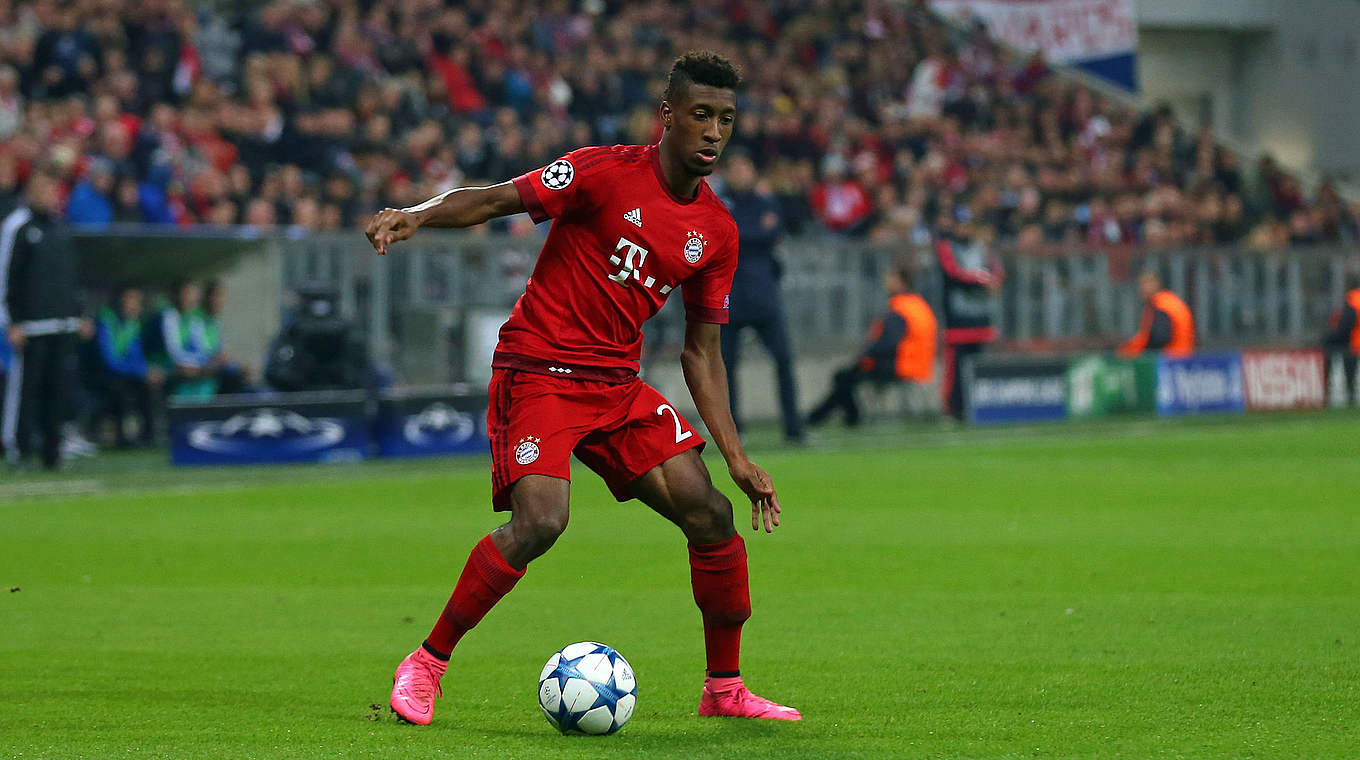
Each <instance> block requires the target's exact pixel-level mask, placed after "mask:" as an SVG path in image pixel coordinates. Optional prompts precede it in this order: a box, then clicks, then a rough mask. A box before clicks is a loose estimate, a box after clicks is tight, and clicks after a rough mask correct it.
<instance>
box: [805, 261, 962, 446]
mask: <svg viewBox="0 0 1360 760" xmlns="http://www.w3.org/2000/svg"><path fill="white" fill-rule="evenodd" d="M911 282H912V280H911V268H910V266H909V265H908V264H906V263H905V262H899V263H898V265H897V266H896V267H895V268H893V269H892V270H890V271H889V272H888V273H887V275H885V276H884V278H883V287H884V290H886V291H887V292H888V310H887V311H886V312H885V313H884V314H883V316H881V317H879V318H878V319H876V320H874V323H873V325H872V326H871V327H870V328H869V339H868V344H867V345H866V346H865V348H864V350H863V351H862V352H861V353H860V355H859V358H858V359H856V360H855V362H854V363H853V364H851V365H850V366H848V367H845V368H844V369H842V370H840V371H839V372H837V373H836V374H835V375H834V376H833V377H832V379H831V391H830V393H828V394H827V396H826V398H825V399H823V400H822V402H821V403H820V404H818V405H817V407H816V408H814V409H813V410H812V413H811V414H809V415H808V425H820V424H822V423H823V422H825V421H826V420H827V418H828V417H830V416H831V414H832V413H833V412H835V411H837V410H840V411H842V412H843V413H844V414H845V424H846V425H849V426H851V427H854V426H855V425H858V424H859V422H860V411H859V404H857V403H856V402H855V389H856V388H857V387H858V386H859V385H860V384H861V383H863V382H865V381H871V382H874V383H877V384H879V385H882V384H886V383H890V382H896V381H899V380H900V381H905V382H909V383H918V384H921V385H925V384H928V383H930V382H931V381H932V380H934V379H935V354H936V348H937V346H938V343H939V336H938V333H939V327H938V323H937V321H936V319H935V313H934V312H933V311H932V310H931V308H930V304H928V303H926V300H925V299H924V298H922V297H921V296H919V295H917V294H916V293H915V292H914V291H913V290H912V287H911Z"/></svg>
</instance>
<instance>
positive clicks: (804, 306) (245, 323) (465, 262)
mask: <svg viewBox="0 0 1360 760" xmlns="http://www.w3.org/2000/svg"><path fill="white" fill-rule="evenodd" d="M76 240H77V244H78V245H79V247H80V249H81V252H82V268H83V270H84V271H85V272H86V277H85V281H86V283H87V284H88V285H90V286H91V287H92V288H94V289H96V290H99V289H100V288H101V287H106V286H107V283H110V282H134V283H138V284H142V285H145V286H148V287H152V288H153V289H159V288H163V287H165V286H167V285H168V284H169V282H170V281H171V280H173V279H174V278H175V277H179V276H192V277H206V276H220V277H223V278H225V279H226V280H227V282H228V285H229V288H228V291H229V296H228V301H227V310H226V313H225V314H224V315H223V317H222V321H223V332H224V334H225V335H226V336H228V341H229V350H233V351H235V352H237V353H238V354H239V355H240V357H241V358H243V359H244V360H245V361H247V362H250V361H251V360H252V359H254V358H255V357H258V356H261V355H263V353H264V349H265V347H266V346H267V344H268V342H269V340H270V339H271V338H272V337H273V335H274V334H275V333H276V331H277V329H278V327H279V325H280V324H281V322H282V321H283V317H284V313H285V312H286V310H287V306H286V304H287V302H288V293H290V292H292V291H296V290H297V289H298V288H300V287H303V286H315V285H324V286H329V287H330V288H331V289H333V291H334V292H335V294H336V297H337V301H338V303H339V306H340V311H341V314H342V315H343V316H344V317H345V318H347V319H349V320H351V321H353V322H354V323H355V324H356V325H358V326H359V327H361V328H362V330H363V333H364V336H365V341H366V343H367V347H368V349H369V353H370V355H371V356H373V357H374V358H375V359H376V360H377V361H378V362H379V363H381V364H383V365H385V366H389V367H391V368H393V370H394V371H395V373H396V374H397V376H399V377H400V378H401V379H402V380H403V382H406V383H409V384H440V383H450V382H474V383H480V382H484V381H485V379H486V378H485V376H484V375H485V365H486V359H487V358H488V356H487V355H486V354H487V353H488V352H489V346H488V340H487V336H488V335H491V334H493V333H494V330H493V329H489V328H488V327H487V325H493V326H494V325H496V324H498V322H499V320H501V319H503V318H504V316H505V315H508V314H509V311H510V308H511V307H512V306H513V305H514V302H515V299H516V298H518V296H519V294H520V293H521V292H523V288H524V283H525V281H526V279H527V278H528V275H529V273H530V271H531V270H532V268H533V263H534V258H535V256H536V255H537V251H538V248H539V246H540V244H541V242H542V240H541V238H540V237H538V236H537V235H531V236H508V235H496V234H483V233H481V232H477V231H436V230H432V231H428V232H422V233H421V234H420V235H419V236H417V237H416V238H413V239H412V240H410V241H407V242H404V243H402V244H401V247H400V248H398V249H397V254H398V255H392V256H382V257H379V256H375V255H373V251H372V248H371V247H370V246H369V245H368V242H367V241H366V240H365V239H364V237H363V235H361V234H358V233H357V232H352V231H345V232H326V233H306V232H301V231H297V230H286V231H282V232H280V233H277V234H270V235H266V234H260V233H259V232H257V231H255V230H252V229H250V228H244V227H243V228H234V229H233V230H226V231H222V230H217V231H214V230H210V229H192V230H179V229H176V230H172V231H167V230H165V229H163V228H157V227H138V226H131V227H128V226H118V227H116V228H111V229H108V230H100V231H98V232H94V231H79V232H77V234H76ZM903 253H907V254H909V255H910V256H911V257H913V259H914V261H915V265H916V269H917V273H918V276H917V278H916V285H917V287H918V289H919V290H920V291H921V293H922V294H923V295H924V296H925V297H926V299H927V301H929V302H930V303H931V304H932V306H933V307H934V308H935V309H936V312H937V313H939V312H940V308H939V306H940V292H941V282H940V274H939V271H938V266H937V265H936V263H935V260H934V256H933V253H932V251H931V249H930V248H929V247H923V246H914V245H911V244H908V243H906V242H905V241H895V242H892V241H890V242H877V241H874V242H870V241H864V240H855V239H849V238H843V237H837V236H830V235H819V234H806V235H799V236H790V237H787V238H785V239H784V240H783V241H782V242H781V244H780V246H779V257H780V260H781V262H782V264H783V269H784V276H783V279H782V289H783V293H784V304H785V309H786V312H787V317H788V324H789V329H790V333H791V336H790V337H791V338H792V340H793V343H794V345H795V346H796V347H797V350H798V352H799V353H830V352H840V351H844V350H845V349H846V348H847V347H848V346H851V345H853V344H856V343H858V341H859V340H860V338H861V337H862V336H863V335H864V332H865V330H866V329H867V328H868V326H869V324H870V322H871V321H872V320H873V319H874V318H875V317H876V316H877V315H878V314H879V313H881V312H882V310H883V308H884V295H883V292H882V285H881V274H882V272H883V271H885V270H886V267H888V266H889V265H890V264H891V262H892V261H893V260H894V258H895V257H897V256H899V255H901V254H903ZM997 254H998V255H999V257H1000V258H1001V260H1002V263H1003V264H1004V266H1005V269H1006V272H1007V281H1006V287H1005V289H1004V291H1003V293H1002V294H1001V296H1000V297H998V298H996V299H994V303H993V307H994V313H993V321H994V323H995V324H996V325H997V326H998V328H999V329H1000V331H1001V334H1002V335H1003V336H1004V340H1005V341H1006V342H1007V344H1009V345H1010V346H1012V347H1015V348H1020V349H1025V348H1032V347H1039V346H1055V347H1056V346H1061V347H1066V348H1076V347H1084V348H1094V347H1097V346H1112V345H1114V344H1115V343H1116V342H1117V341H1119V340H1121V339H1123V338H1125V337H1127V336H1128V335H1130V334H1132V333H1133V332H1134V331H1135V330H1136V329H1137V321H1138V317H1139V312H1140V303H1139V301H1138V294H1137V288H1136V284H1135V279H1136V274H1137V273H1138V271H1140V270H1142V269H1144V268H1154V269H1157V270H1158V271H1160V272H1161V273H1162V274H1163V277H1164V278H1165V280H1166V283H1167V286H1168V287H1169V288H1171V289H1172V290H1174V291H1176V292H1177V293H1179V294H1181V295H1182V297H1183V298H1184V299H1185V300H1186V303H1187V304H1188V305H1189V306H1190V307H1191V310H1192V312H1193V313H1194V314H1195V320H1196V334H1197V336H1198V338H1199V339H1200V341H1201V343H1202V344H1204V345H1209V346H1213V345H1281V344H1283V345H1301V344H1304V343H1307V342H1309V341H1310V340H1315V339H1317V338H1319V337H1320V336H1321V334H1322V332H1323V331H1324V330H1325V328H1326V324H1327V318H1328V316H1329V315H1330V313H1331V312H1332V310H1333V309H1335V308H1336V307H1337V306H1338V305H1339V304H1340V303H1341V301H1342V296H1343V293H1344V278H1343V274H1344V272H1345V270H1346V267H1347V266H1352V265H1354V264H1355V262H1356V261H1357V258H1360V251H1358V250H1357V249H1356V248H1355V247H1353V246H1351V247H1348V246H1309V247H1294V248H1290V249H1287V250H1283V251H1269V252H1261V251H1252V250H1247V249H1244V248H1240V247H1235V246H1228V247H1222V248H1206V249H1158V250H1149V249H1139V248H1134V247H1115V248H1102V249H1091V248H1082V247H1070V248H1049V249H1044V250H1040V251H1027V252H1022V251H1017V250H1014V249H1011V248H1007V247H999V248H998V249H997ZM247 293H248V294H250V296H251V297H250V298H242V297H240V296H241V294H247ZM672 300H677V299H672ZM678 306H679V305H678V304H670V305H668V307H667V308H666V309H664V310H663V311H662V313H661V314H660V315H658V317H657V318H656V319H655V320H653V323H652V324H650V325H649V329H648V333H649V351H650V352H651V353H652V354H653V355H661V356H668V355H669V353H673V349H675V348H676V347H677V346H678V345H679V342H680V336H681V335H682V334H683V320H684V310H683V309H682V308H679V307H678Z"/></svg>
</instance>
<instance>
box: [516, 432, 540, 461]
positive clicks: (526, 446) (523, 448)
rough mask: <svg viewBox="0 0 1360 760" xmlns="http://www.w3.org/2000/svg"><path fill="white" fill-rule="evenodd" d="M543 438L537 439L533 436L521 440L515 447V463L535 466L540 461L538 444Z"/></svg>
mask: <svg viewBox="0 0 1360 760" xmlns="http://www.w3.org/2000/svg"><path fill="white" fill-rule="evenodd" d="M541 440H543V439H542V438H535V437H533V436H531V435H526V436H525V437H523V438H521V439H519V443H518V444H516V446H515V461H516V462H519V463H520V464H533V463H534V462H536V461H538V442H539V441H541Z"/></svg>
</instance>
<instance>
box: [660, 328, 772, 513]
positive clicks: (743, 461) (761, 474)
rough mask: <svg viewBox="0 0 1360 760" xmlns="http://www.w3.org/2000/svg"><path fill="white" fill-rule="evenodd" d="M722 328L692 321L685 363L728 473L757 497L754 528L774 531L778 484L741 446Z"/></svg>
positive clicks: (692, 391) (687, 380)
mask: <svg viewBox="0 0 1360 760" xmlns="http://www.w3.org/2000/svg"><path fill="white" fill-rule="evenodd" d="M721 329H722V328H721V327H720V326H719V325H716V324H710V323H708V322H695V321H690V322H686V324H685V348H684V350H683V351H682V352H681V354H680V366H681V368H682V369H683V370H684V373H685V384H686V385H688V386H689V392H690V395H691V396H693V398H694V405H695V407H697V408H698V410H699V416H700V417H702V418H703V420H704V424H705V425H707V426H708V432H709V434H710V435H712V437H713V442H714V443H715V444H717V446H718V450H719V451H721V452H722V455H723V459H725V460H726V461H727V472H728V473H729V474H730V475H731V476H732V482H734V483H736V484H737V487H738V488H740V489H741V490H742V492H743V493H745V494H746V495H747V497H749V498H750V499H751V528H752V530H760V527H761V524H762V523H763V524H764V526H765V532H766V533H773V532H774V529H775V528H776V527H778V526H779V513H780V506H779V497H778V496H777V495H776V494H775V491H774V482H773V481H772V480H771V479H770V476H769V474H768V473H766V472H765V471H764V470H762V469H761V468H760V467H759V466H758V465H756V463H755V462H752V461H751V459H750V457H748V456H746V450H745V448H743V447H742V445H741V437H740V436H738V435H737V425H736V423H735V422H734V421H733V420H732V409H731V407H730V406H728V396H727V367H726V366H725V365H724V364H723V360H722V350H721V338H720V336H721V334H722V332H721Z"/></svg>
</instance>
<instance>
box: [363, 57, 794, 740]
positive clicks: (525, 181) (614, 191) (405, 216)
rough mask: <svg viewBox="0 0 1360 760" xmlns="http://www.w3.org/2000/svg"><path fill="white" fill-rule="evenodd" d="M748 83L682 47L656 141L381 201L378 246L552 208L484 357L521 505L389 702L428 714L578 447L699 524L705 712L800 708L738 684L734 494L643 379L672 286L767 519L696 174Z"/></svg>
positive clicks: (564, 481)
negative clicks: (731, 391) (728, 353)
mask: <svg viewBox="0 0 1360 760" xmlns="http://www.w3.org/2000/svg"><path fill="white" fill-rule="evenodd" d="M739 81H740V77H739V75H738V73H737V71H736V69H735V68H734V67H733V65H732V64H731V63H730V62H728V61H727V60H726V59H724V58H722V57H721V56H718V55H716V54H714V53H706V52H704V53H697V52H691V53H688V54H686V55H684V56H682V57H680V58H679V59H677V60H676V61H675V64H674V65H673V67H672V68H671V71H670V76H669V78H668V81H667V84H666V91H665V95H664V99H663V100H662V101H661V106H660V109H659V112H658V113H659V116H660V119H661V124H662V126H663V128H664V131H663V133H662V136H661V140H660V142H658V143H657V144H656V145H647V146H637V145H629V146H614V147H609V148H604V147H591V148H581V149H579V150H575V151H572V152H571V153H568V154H567V155H566V156H564V157H562V158H560V159H558V160H557V161H554V162H553V163H551V164H549V165H548V166H546V167H544V168H543V169H541V170H535V171H532V172H529V173H528V174H524V175H522V176H519V177H516V178H515V179H514V180H513V181H510V182H503V183H501V184H499V185H493V186H491V187H480V188H459V189H455V190H451V191H449V192H447V193H443V194H441V195H438V196H436V197H434V198H431V199H430V200H428V201H426V202H424V203H421V204H419V205H417V206H412V207H410V208H407V209H390V208H389V209H383V210H382V211H381V212H379V213H378V214H377V215H375V216H374V217H373V219H372V220H371V221H370V222H369V225H368V229H367V235H368V239H369V241H370V242H371V243H372V244H373V247H374V248H375V249H377V251H378V253H379V254H385V253H386V252H387V249H388V247H389V246H391V245H392V244H393V243H395V242H397V241H399V240H405V239H406V238H409V237H411V235H413V234H414V233H415V231H416V230H417V229H418V228H420V227H471V226H473V225H477V224H481V223H482V222H485V221H487V220H488V219H493V218H495V217H501V216H506V215H509V214H517V213H521V212H525V211H527V212H529V215H530V216H531V217H532V218H533V219H534V220H535V221H539V222H542V221H544V220H547V219H552V220H553V223H552V228H551V230H550V231H549V233H548V238H547V240H546V241H545V242H544V244H543V250H542V252H541V253H540V254H539V257H538V263H537V265H536V266H535V267H534V272H533V276H532V277H531V278H530V279H529V283H528V285H527V286H526V287H525V292H524V295H523V296H521V297H520V299H519V301H518V302H517V303H516V304H515V308H514V311H513V312H512V313H511V315H510V319H509V320H508V321H507V322H506V323H505V325H504V326H503V327H501V332H500V342H499V344H498V345H497V347H496V352H495V355H494V358H493V359H492V368H493V373H492V379H491V389H490V398H491V402H490V406H489V408H488V410H487V430H488V432H489V434H490V438H491V460H492V465H491V483H492V505H493V507H494V508H495V509H496V510H498V511H504V510H509V511H510V520H509V522H507V523H505V524H504V525H502V526H500V527H499V528H497V529H496V530H494V531H492V532H491V534H490V535H488V536H486V537H485V538H483V539H482V540H481V541H480V542H479V543H478V544H477V545H476V547H475V548H473V550H472V555H471V556H470V557H469V558H468V561H467V565H466V566H465V567H464V568H463V572H462V575H460V576H459V578H458V582H457V584H456V585H455V586H454V590H453V595H452V596H451V597H450V598H449V601H448V604H447V605H446V606H445V607H444V611H443V612H442V613H441V614H440V616H439V619H438V621H436V622H435V625H434V629H433V630H432V631H431V632H430V635H429V636H428V637H427V638H426V639H425V641H424V642H423V643H422V644H421V645H420V646H419V647H417V648H416V650H415V651H414V652H412V653H411V654H410V655H408V656H407V657H406V658H405V659H404V660H402V662H401V664H400V665H399V666H398V667H397V671H396V675H395V683H394V684H393V688H392V698H391V704H392V709H393V710H394V711H395V712H396V713H397V715H398V716H400V717H401V718H403V719H404V720H406V721H408V722H411V723H418V724H422V725H425V724H428V723H429V722H430V718H431V715H432V713H433V710H434V698H435V696H436V695H437V694H439V681H440V678H441V677H442V676H443V675H444V672H445V670H446V669H447V668H448V662H449V654H450V653H451V652H452V651H453V648H454V646H455V645H456V644H457V643H458V641H459V639H461V638H462V637H463V635H464V634H466V633H467V632H468V631H469V630H471V629H472V628H473V627H474V626H475V625H477V623H478V622H479V621H480V620H481V619H482V617H483V616H484V615H486V613H487V612H488V611H489V610H490V609H491V608H492V607H493V606H494V605H495V604H496V603H497V602H498V601H500V599H501V598H502V597H503V596H505V594H507V593H509V591H510V590H511V589H512V588H514V586H515V583H516V582H518V581H519V579H520V578H521V577H522V576H523V575H524V572H525V568H526V567H527V566H528V564H529V563H530V562H531V561H532V560H533V559H534V558H536V557H538V556H539V555H541V554H543V553H544V552H546V551H547V550H548V549H549V548H550V547H551V546H552V545H553V542H554V541H556V540H557V537H558V536H559V535H561V533H562V531H563V530H564V529H565V528H566V527H567V515H568V494H569V490H570V483H569V481H570V470H569V457H570V456H571V455H572V454H573V453H575V454H576V456H577V458H578V459H580V460H581V462H583V463H584V464H585V465H586V466H587V467H589V468H590V469H592V470H594V471H595V472H596V473H598V474H599V475H600V476H601V477H603V478H604V480H605V482H606V483H607V484H608V485H609V488H610V490H611V491H612V492H613V494H614V496H615V498H617V499H618V500H620V501H626V500H628V499H631V498H637V499H640V500H642V502H643V503H644V504H646V505H647V506H649V507H651V508H652V509H653V510H654V511H656V512H657V513H659V514H660V515H661V516H663V517H665V518H666V519H668V520H670V521H671V522H673V523H675V524H676V525H677V526H678V527H679V528H680V530H681V531H682V532H683V533H684V535H685V538H686V539H687V540H688V541H689V560H690V579H691V582H692V584H693V588H694V601H695V602H696V603H697V604H698V607H699V610H700V612H701V613H702V618H703V627H704V645H705V651H706V656H707V675H706V678H705V679H704V686H703V692H702V695H701V697H700V701H699V714H700V715H704V716H731V717H744V718H775V719H781V720H800V719H801V718H802V716H801V715H800V714H799V713H798V711H797V710H794V709H793V708H790V707H784V706H782V705H778V704H775V703H773V702H771V701H769V700H766V699H763V698H761V697H758V696H756V695H754V694H752V693H751V692H750V690H748V689H747V688H746V686H745V685H744V684H743V683H742V680H741V672H740V670H739V654H740V646H741V627H742V624H743V623H744V622H745V621H746V619H747V618H748V617H750V614H751V600H750V591H749V586H748V583H747V570H746V546H745V544H744V543H743V541H742V539H741V536H740V535H738V534H737V531H736V528H735V526H734V524H733V518H732V504H731V502H729V501H728V500H727V498H726V497H724V496H723V495H722V493H721V492H719V491H718V489H717V488H715V487H714V486H713V482H712V480H711V479H710V478H709V474H708V470H707V468H706V467H705V466H704V462H703V460H702V459H701V458H700V457H699V451H700V449H701V448H702V447H703V445H704V441H703V439H701V438H700V437H699V435H698V433H696V432H695V430H694V428H693V427H692V426H691V425H690V423H689V422H688V421H686V420H685V418H684V417H683V416H681V415H680V413H679V412H678V411H676V409H675V407H674V406H672V405H671V404H670V402H668V401H667V400H666V399H665V398H664V397H662V395H661V394H660V393H658V392H657V391H656V390H655V389H653V388H652V387H650V386H648V385H647V384H646V383H644V382H642V381H641V380H640V379H638V377H637V371H638V357H639V354H640V349H641V341H642V323H643V322H645V321H646V320H647V319H648V318H649V317H651V316H652V315H653V314H656V312H657V310H658V309H660V308H661V306H662V304H663V303H665V300H666V297H667V296H668V295H669V294H670V293H671V291H672V290H674V289H676V288H677V287H678V288H680V289H681V290H682V294H683V298H684V302H685V311H686V315H687V318H686V329H685V345H684V350H683V352H682V354H681V359H680V361H681V365H682V367H683V369H684V376H685V382H686V384H687V385H688V386H689V390H690V394H691V395H692V396H693V398H694V404H695V406H696V407H697V408H698V410H699V414H700V416H701V417H702V418H703V420H704V423H705V424H706V425H707V426H708V430H709V432H710V433H711V434H712V436H713V440H714V443H716V444H717V445H718V449H719V450H720V451H721V452H722V455H723V458H724V459H725V460H726V462H727V470H728V473H729V474H730V475H731V477H732V480H733V481H734V482H735V483H736V484H737V486H738V487H739V488H741V490H742V491H743V492H744V493H745V494H746V496H747V497H749V498H750V500H751V527H752V529H759V526H760V524H762V523H763V525H764V528H765V530H766V532H773V531H774V529H775V527H776V526H778V525H779V514H780V506H779V499H778V498H777V497H776V495H775V490H774V485H773V483H772V482H771V480H770V476H769V475H768V474H766V473H765V471H764V470H762V469H761V468H760V467H758V466H756V465H755V464H754V463H753V462H752V461H751V460H750V459H749V458H748V457H747V455H746V452H745V451H744V450H743V448H742V445H741V441H740V439H739V438H738V435H737V430H736V425H735V424H734V423H733V421H732V413H731V410H730V409H729V408H728V402H727V372H726V369H725V368H724V365H723V363H722V355H721V349H720V342H721V341H720V325H721V324H722V323H724V322H726V321H727V298H728V291H729V289H730V287H731V283H732V273H733V271H734V270H735V269H736V266H737V229H736V225H735V224H734V223H733V221H732V217H731V215H730V214H728V213H727V209H726V208H725V207H724V206H723V205H722V202H721V201H719V200H718V198H717V197H716V196H715V195H714V194H713V191H712V190H711V189H709V187H708V185H707V183H705V182H704V177H705V176H707V175H708V174H710V173H712V171H713V168H714V164H715V163H716V162H717V160H718V157H719V156H720V155H722V151H723V148H724V147H725V146H726V145H727V141H728V140H729V139H730V138H731V136H732V129H733V123H734V121H735V120H736V111H737V109H736V87H737V84H738V83H739Z"/></svg>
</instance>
